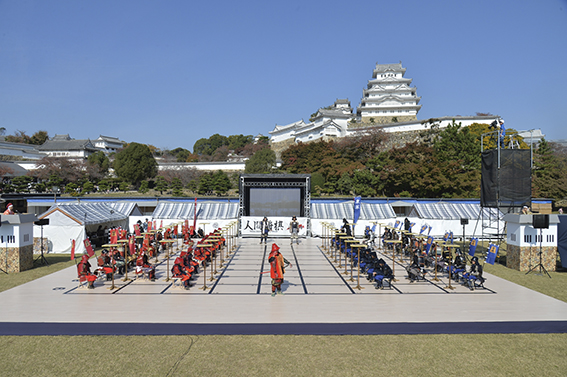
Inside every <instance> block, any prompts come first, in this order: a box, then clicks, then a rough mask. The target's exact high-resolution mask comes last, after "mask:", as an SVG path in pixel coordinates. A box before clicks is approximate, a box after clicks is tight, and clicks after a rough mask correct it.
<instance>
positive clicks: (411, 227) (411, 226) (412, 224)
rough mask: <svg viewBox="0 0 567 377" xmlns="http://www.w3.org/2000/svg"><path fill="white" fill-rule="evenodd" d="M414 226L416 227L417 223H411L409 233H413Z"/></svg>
mask: <svg viewBox="0 0 567 377" xmlns="http://www.w3.org/2000/svg"><path fill="white" fill-rule="evenodd" d="M414 225H415V223H410V224H409V231H410V232H411V231H412V229H413V226H414Z"/></svg>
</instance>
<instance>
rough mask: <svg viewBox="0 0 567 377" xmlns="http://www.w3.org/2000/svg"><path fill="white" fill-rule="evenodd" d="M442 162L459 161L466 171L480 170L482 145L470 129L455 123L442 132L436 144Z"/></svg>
mask: <svg viewBox="0 0 567 377" xmlns="http://www.w3.org/2000/svg"><path fill="white" fill-rule="evenodd" d="M433 146H434V149H435V153H436V156H437V157H438V158H439V159H440V160H441V161H458V162H459V163H460V165H461V167H462V168H463V169H464V170H467V171H471V170H478V169H480V143H478V139H477V138H476V137H475V135H474V134H472V133H471V132H470V129H469V128H468V127H461V124H460V123H459V124H456V123H455V121H454V120H453V123H452V124H450V125H449V126H447V127H446V128H444V129H443V130H441V132H440V133H439V138H438V139H437V140H436V142H435V143H434V145H433Z"/></svg>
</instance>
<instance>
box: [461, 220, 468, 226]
mask: <svg viewBox="0 0 567 377" xmlns="http://www.w3.org/2000/svg"><path fill="white" fill-rule="evenodd" d="M468 223H469V219H461V225H468Z"/></svg>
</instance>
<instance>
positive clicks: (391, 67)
mask: <svg viewBox="0 0 567 377" xmlns="http://www.w3.org/2000/svg"><path fill="white" fill-rule="evenodd" d="M384 72H401V73H402V75H403V74H405V73H406V69H405V68H403V67H402V62H399V63H394V64H378V63H376V68H374V71H373V72H372V77H374V78H375V77H376V76H377V75H378V74H381V73H384Z"/></svg>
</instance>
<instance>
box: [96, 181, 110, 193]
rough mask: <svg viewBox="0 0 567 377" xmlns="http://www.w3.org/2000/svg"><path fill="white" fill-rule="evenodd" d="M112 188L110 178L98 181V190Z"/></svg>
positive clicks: (103, 190) (102, 190)
mask: <svg viewBox="0 0 567 377" xmlns="http://www.w3.org/2000/svg"><path fill="white" fill-rule="evenodd" d="M108 190H110V182H108V180H106V179H102V180H101V181H100V182H98V191H99V192H105V191H108Z"/></svg>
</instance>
